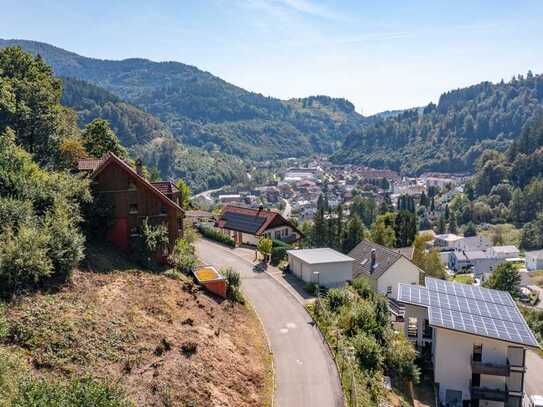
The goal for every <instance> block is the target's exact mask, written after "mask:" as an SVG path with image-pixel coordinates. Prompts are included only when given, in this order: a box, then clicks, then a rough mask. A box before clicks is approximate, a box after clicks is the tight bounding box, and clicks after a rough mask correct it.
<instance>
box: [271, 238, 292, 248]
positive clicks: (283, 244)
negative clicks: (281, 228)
mask: <svg viewBox="0 0 543 407" xmlns="http://www.w3.org/2000/svg"><path fill="white" fill-rule="evenodd" d="M272 247H288V248H290V245H289V244H288V243H286V242H283V241H282V240H277V239H273V240H272Z"/></svg>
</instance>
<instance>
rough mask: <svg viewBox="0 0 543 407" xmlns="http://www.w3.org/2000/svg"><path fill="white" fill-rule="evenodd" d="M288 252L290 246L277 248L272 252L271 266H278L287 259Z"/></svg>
mask: <svg viewBox="0 0 543 407" xmlns="http://www.w3.org/2000/svg"><path fill="white" fill-rule="evenodd" d="M287 250H290V246H276V247H273V248H272V251H271V264H272V265H274V266H277V265H278V264H279V263H280V262H281V261H282V260H285V259H286V258H287Z"/></svg>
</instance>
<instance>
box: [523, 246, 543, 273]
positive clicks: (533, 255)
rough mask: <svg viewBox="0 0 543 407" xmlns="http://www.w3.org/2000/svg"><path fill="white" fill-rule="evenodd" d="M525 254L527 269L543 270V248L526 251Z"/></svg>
mask: <svg viewBox="0 0 543 407" xmlns="http://www.w3.org/2000/svg"><path fill="white" fill-rule="evenodd" d="M525 255H526V268H527V269H528V271H536V270H543V250H534V251H530V252H526V254H525Z"/></svg>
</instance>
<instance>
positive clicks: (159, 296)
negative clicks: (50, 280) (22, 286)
mask: <svg viewBox="0 0 543 407" xmlns="http://www.w3.org/2000/svg"><path fill="white" fill-rule="evenodd" d="M91 258H92V256H91ZM92 260H93V261H91V262H90V263H89V264H90V265H91V267H92V269H93V270H108V269H109V270H111V267H110V265H109V259H107V258H104V257H103V256H101V255H98V256H96V255H94V258H92ZM116 266H117V267H118V268H119V269H120V270H116V271H115V272H113V273H109V274H105V273H98V272H89V271H76V272H75V274H74V277H73V281H72V283H71V284H69V285H66V286H65V287H63V288H61V289H60V290H59V291H58V292H55V293H43V294H40V293H38V294H34V295H30V296H26V297H21V298H19V299H18V300H17V301H15V302H13V303H11V304H10V305H9V306H8V309H7V317H8V321H9V326H10V335H9V336H8V339H7V341H6V342H7V343H5V344H4V346H2V347H3V348H4V349H7V350H8V351H9V352H10V353H11V352H12V353H19V352H21V351H22V352H23V353H24V354H25V355H26V356H27V358H28V360H29V362H30V364H31V366H32V370H33V372H34V373H35V374H36V375H40V376H46V377H65V378H73V377H78V376H80V375H83V374H88V373H91V374H92V375H93V376H95V377H97V378H103V379H107V380H108V381H113V382H116V383H118V384H119V385H120V386H121V387H122V388H123V389H124V390H125V391H126V392H127V394H128V395H129V397H130V399H131V400H133V401H134V402H135V403H136V404H137V405H181V406H183V405H191V406H227V405H236V406H254V405H267V404H268V403H269V400H270V398H271V392H272V384H271V383H272V372H271V358H270V355H269V351H268V348H267V344H266V340H265V337H264V334H263V332H262V329H261V326H260V324H259V322H258V320H257V318H256V316H255V315H254V313H252V312H251V310H250V309H248V308H247V307H244V306H241V305H232V304H231V303H229V302H227V301H222V302H220V301H218V300H217V299H216V298H212V297H210V296H208V295H206V294H205V293H203V292H200V291H199V290H197V289H196V287H194V286H193V285H192V283H191V282H189V281H175V280H172V279H168V278H167V277H164V276H160V275H155V274H150V273H145V272H142V271H140V270H137V269H130V265H129V264H125V263H123V262H120V263H119V262H117V264H116ZM188 342H195V343H197V345H198V346H197V352H196V353H195V354H193V355H192V356H187V355H185V354H184V353H183V352H182V351H181V347H182V346H183V344H186V343H188Z"/></svg>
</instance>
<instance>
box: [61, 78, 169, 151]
mask: <svg viewBox="0 0 543 407" xmlns="http://www.w3.org/2000/svg"><path fill="white" fill-rule="evenodd" d="M61 102H62V104H63V105H64V106H68V107H71V108H72V109H74V110H75V111H76V112H77V114H78V118H79V126H80V127H83V126H85V125H86V124H88V123H90V122H91V121H93V120H94V119H97V118H102V119H105V120H107V121H108V122H109V123H110V125H111V127H112V128H113V130H114V131H115V133H116V134H117V136H118V137H119V139H120V140H121V142H122V143H123V145H125V146H126V147H130V146H132V145H134V144H144V143H148V142H150V141H152V140H155V139H162V138H171V137H173V136H172V134H171V132H170V129H169V128H168V127H167V126H166V125H165V124H164V123H162V122H161V121H160V120H158V119H157V118H156V117H154V116H153V115H151V114H149V113H146V112H144V111H142V110H141V109H138V108H137V107H135V106H133V105H131V104H129V103H126V102H124V101H123V100H121V99H120V98H119V97H117V96H115V95H113V94H112V93H110V92H108V91H107V90H105V89H103V88H100V87H99V86H96V85H93V84H90V83H88V82H85V81H81V80H78V79H72V78H62V99H61Z"/></svg>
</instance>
